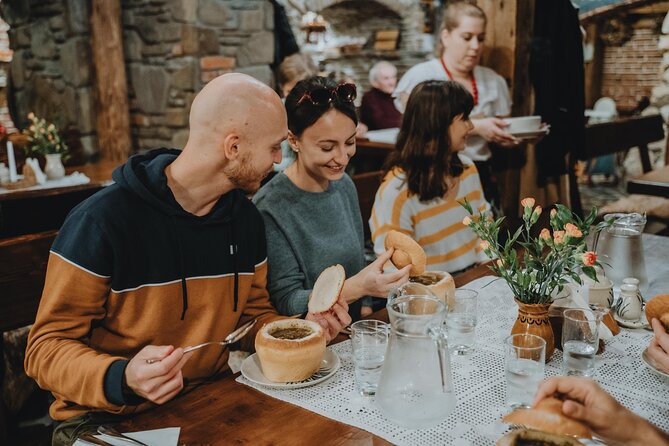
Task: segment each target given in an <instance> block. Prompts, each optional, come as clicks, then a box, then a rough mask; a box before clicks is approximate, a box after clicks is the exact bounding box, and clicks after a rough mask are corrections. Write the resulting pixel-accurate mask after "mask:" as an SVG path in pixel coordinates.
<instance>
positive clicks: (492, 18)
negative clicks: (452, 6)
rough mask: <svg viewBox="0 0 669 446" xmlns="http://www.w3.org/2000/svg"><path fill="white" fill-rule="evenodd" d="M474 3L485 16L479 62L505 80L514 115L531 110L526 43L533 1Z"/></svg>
mask: <svg viewBox="0 0 669 446" xmlns="http://www.w3.org/2000/svg"><path fill="white" fill-rule="evenodd" d="M477 5H478V6H479V7H480V8H481V9H482V10H483V11H484V12H485V14H486V16H487V17H488V26H487V29H486V49H485V51H484V53H483V58H482V64H483V65H485V66H488V67H490V68H492V69H494V70H495V71H496V72H497V73H499V74H500V75H501V76H502V77H504V79H506V81H507V83H508V84H509V88H510V90H511V98H512V100H513V110H512V114H513V115H526V114H529V113H531V109H532V94H531V91H532V87H531V85H530V78H529V72H528V70H527V67H528V65H529V54H530V51H529V46H530V41H531V39H532V33H533V22H534V0H485V1H479V2H478V3H477Z"/></svg>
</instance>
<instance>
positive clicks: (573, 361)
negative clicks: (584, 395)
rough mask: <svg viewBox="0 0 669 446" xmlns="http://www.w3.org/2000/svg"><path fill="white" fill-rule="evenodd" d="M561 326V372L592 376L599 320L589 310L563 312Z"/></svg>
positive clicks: (594, 367)
mask: <svg viewBox="0 0 669 446" xmlns="http://www.w3.org/2000/svg"><path fill="white" fill-rule="evenodd" d="M563 314H564V322H563V324H562V372H563V373H564V374H565V375H574V376H593V375H594V373H595V369H596V363H595V353H597V348H598V347H599V330H598V325H599V320H598V319H599V318H598V317H597V315H596V314H595V313H593V312H592V311H590V310H586V309H581V308H572V309H569V310H565V311H564V313H563Z"/></svg>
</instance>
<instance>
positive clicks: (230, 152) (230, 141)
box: [223, 133, 239, 160]
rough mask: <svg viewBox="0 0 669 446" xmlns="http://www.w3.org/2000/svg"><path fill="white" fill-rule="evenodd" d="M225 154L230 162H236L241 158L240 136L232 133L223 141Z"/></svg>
mask: <svg viewBox="0 0 669 446" xmlns="http://www.w3.org/2000/svg"><path fill="white" fill-rule="evenodd" d="M223 153H224V154H225V157H226V158H227V159H229V160H234V159H236V158H237V157H238V156H239V136H237V135H235V134H234V133H230V134H228V136H226V137H225V139H223Z"/></svg>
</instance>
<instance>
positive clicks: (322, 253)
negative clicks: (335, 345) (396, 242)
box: [253, 76, 409, 319]
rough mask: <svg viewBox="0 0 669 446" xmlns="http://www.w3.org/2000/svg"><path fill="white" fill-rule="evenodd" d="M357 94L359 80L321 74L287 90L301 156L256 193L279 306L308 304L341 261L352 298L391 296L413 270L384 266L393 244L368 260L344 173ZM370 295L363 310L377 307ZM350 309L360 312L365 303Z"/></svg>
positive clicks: (293, 138) (351, 150)
mask: <svg viewBox="0 0 669 446" xmlns="http://www.w3.org/2000/svg"><path fill="white" fill-rule="evenodd" d="M355 96H356V89H355V85H353V84H346V83H344V84H337V83H335V82H334V81H332V80H330V79H326V78H323V77H318V76H316V77H312V78H309V79H306V80H303V81H300V82H298V83H297V85H295V87H294V88H293V89H292V90H291V92H290V93H289V94H288V97H287V98H286V111H287V114H288V130H289V132H288V142H289V143H290V147H291V149H292V150H293V151H294V152H295V155H296V158H297V159H296V161H295V162H294V163H292V164H291V165H290V166H289V167H288V168H287V169H286V170H285V171H284V172H282V173H279V174H277V175H276V176H275V177H274V178H272V180H271V181H269V182H268V183H267V184H266V185H265V186H263V187H262V188H261V189H260V191H259V192H258V193H257V194H256V195H255V197H253V202H254V203H255V204H256V206H257V207H258V209H259V210H260V212H261V213H262V215H263V217H264V220H265V231H266V234H267V256H268V265H269V267H268V268H269V271H268V279H267V280H268V283H267V289H268V290H269V293H270V299H271V300H272V302H273V303H274V306H275V307H276V308H277V310H278V311H279V313H281V314H286V315H294V314H299V313H302V312H304V311H306V309H307V303H308V300H309V294H310V293H311V290H312V288H313V286H314V282H315V281H316V279H317V278H318V276H319V274H320V273H321V271H323V270H324V269H325V268H327V267H328V266H331V265H334V264H337V263H338V264H341V265H342V266H343V267H344V269H345V270H346V277H348V279H346V282H345V283H344V288H343V290H342V296H343V297H344V298H345V299H346V301H347V302H348V303H349V304H351V303H353V302H356V301H358V300H359V299H360V298H362V297H365V296H374V297H386V296H387V294H388V291H389V290H390V288H391V287H393V286H397V285H400V284H402V283H403V282H406V281H407V280H408V278H409V269H408V268H404V269H402V270H400V271H397V272H393V273H390V274H383V265H384V264H385V262H386V261H387V260H388V259H389V258H390V255H391V254H392V253H391V252H390V251H388V252H380V253H379V254H380V255H379V258H378V259H377V260H376V261H375V262H373V263H372V264H370V265H369V266H367V267H365V259H364V254H363V251H364V247H363V230H362V218H361V216H360V208H359V205H358V196H357V193H356V189H355V186H354V185H353V181H352V180H351V179H350V178H349V177H348V175H346V173H345V169H346V166H347V165H348V162H349V160H350V159H351V157H352V156H353V155H354V154H355V132H356V126H357V124H358V118H357V116H356V112H355V106H354V105H353V100H354V99H355ZM366 300H367V299H366ZM369 301H371V299H370V300H369ZM365 303H366V305H365V312H364V313H363V315H366V314H367V313H370V312H371V302H369V303H367V302H365ZM349 311H350V313H351V316H352V317H353V318H354V319H355V318H359V317H360V313H361V305H360V304H359V303H358V304H357V305H356V304H354V305H349Z"/></svg>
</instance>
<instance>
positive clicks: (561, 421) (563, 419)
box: [502, 398, 592, 438]
mask: <svg viewBox="0 0 669 446" xmlns="http://www.w3.org/2000/svg"><path fill="white" fill-rule="evenodd" d="M502 420H503V421H504V422H505V423H510V424H517V425H520V426H523V427H527V428H531V429H536V430H538V431H542V432H548V433H550V434H558V435H568V436H571V437H579V438H592V432H591V431H590V428H589V427H588V426H586V425H585V424H583V423H581V422H580V421H576V420H574V419H573V418H569V417H568V416H566V415H564V414H563V413H562V401H560V400H559V399H557V398H546V399H543V400H541V401H540V402H539V403H538V404H537V405H536V406H535V407H533V408H532V409H517V410H514V411H513V412H511V413H510V414H508V415H506V416H504V418H502Z"/></svg>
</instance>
